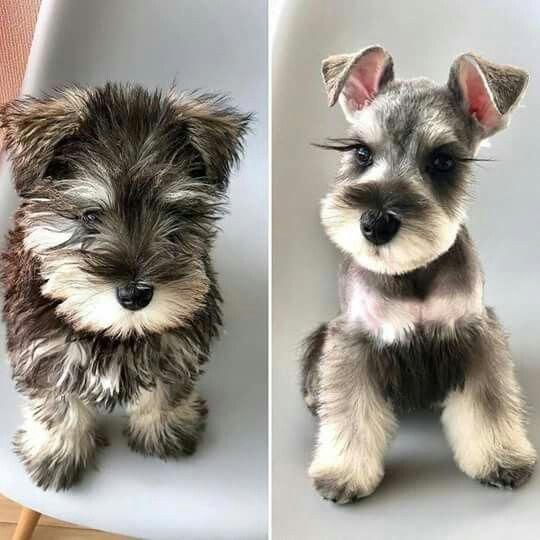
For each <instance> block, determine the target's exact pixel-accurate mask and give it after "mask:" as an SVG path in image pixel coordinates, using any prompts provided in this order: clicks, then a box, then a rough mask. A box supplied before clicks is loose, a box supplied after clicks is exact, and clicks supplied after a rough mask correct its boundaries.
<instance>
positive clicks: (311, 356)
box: [302, 324, 327, 415]
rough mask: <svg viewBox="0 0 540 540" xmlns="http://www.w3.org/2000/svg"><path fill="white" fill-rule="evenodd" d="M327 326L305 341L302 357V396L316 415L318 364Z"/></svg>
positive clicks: (320, 327)
mask: <svg viewBox="0 0 540 540" xmlns="http://www.w3.org/2000/svg"><path fill="white" fill-rule="evenodd" d="M326 329H327V325H326V324H322V325H321V326H319V327H318V328H317V329H316V330H315V331H314V332H312V333H311V334H310V335H309V336H308V337H307V339H306V341H305V348H304V354H303V355H302V394H303V396H304V402H305V403H306V406H307V408H308V409H309V410H310V411H311V412H312V413H313V414H314V415H317V407H318V402H319V398H318V394H319V364H320V361H321V356H322V353H323V348H324V343H325V341H326Z"/></svg>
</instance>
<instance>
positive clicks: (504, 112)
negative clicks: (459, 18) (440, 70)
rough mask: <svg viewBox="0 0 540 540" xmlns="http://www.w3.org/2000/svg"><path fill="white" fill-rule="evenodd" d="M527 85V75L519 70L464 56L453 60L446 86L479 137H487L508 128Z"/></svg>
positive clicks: (472, 56) (469, 54)
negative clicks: (475, 126) (478, 129)
mask: <svg viewBox="0 0 540 540" xmlns="http://www.w3.org/2000/svg"><path fill="white" fill-rule="evenodd" d="M528 82H529V75H528V74H527V72H525V71H523V70H522V69H519V68H517V67H514V66H504V65H498V64H494V63H492V62H488V61H487V60H485V59H483V58H481V57H480V56H476V55H474V54H472V53H467V54H463V55H461V56H459V57H458V58H456V60H455V61H454V63H453V65H452V67H451V69H450V77H449V79H448V87H449V88H450V90H451V91H452V92H453V94H454V95H455V96H456V97H457V99H458V101H459V103H460V105H461V106H462V108H463V110H464V111H465V113H466V114H468V115H470V116H472V117H473V118H474V119H475V120H476V122H477V123H478V126H479V128H480V130H481V135H482V137H489V136H490V135H493V134H494V133H496V132H497V131H499V130H501V129H503V128H505V127H506V126H507V125H508V123H509V121H510V115H511V113H512V112H513V110H514V109H515V108H516V107H517V105H518V103H519V101H520V99H521V98H522V97H523V94H524V93H525V90H526V88H527V84H528Z"/></svg>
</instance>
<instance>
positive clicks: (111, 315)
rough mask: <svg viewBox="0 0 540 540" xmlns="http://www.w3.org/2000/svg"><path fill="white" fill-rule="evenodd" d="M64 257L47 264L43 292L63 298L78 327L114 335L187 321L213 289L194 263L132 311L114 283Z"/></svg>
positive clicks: (66, 315) (60, 310) (63, 310)
mask: <svg viewBox="0 0 540 540" xmlns="http://www.w3.org/2000/svg"><path fill="white" fill-rule="evenodd" d="M62 262H63V264H52V263H50V262H49V263H48V264H44V266H43V274H44V277H45V278H47V279H46V281H45V283H44V285H43V286H42V289H41V291H42V294H43V295H44V296H46V297H47V298H50V299H51V300H55V301H59V303H58V306H57V307H56V313H57V315H58V316H60V317H61V318H62V319H63V320H64V321H66V322H67V323H68V324H69V325H70V326H72V327H73V328H74V329H75V330H77V331H86V332H91V333H99V334H101V335H105V336H109V337H112V338H120V339H125V338H129V337H131V336H147V335H151V334H161V333H164V332H166V331H169V330H172V329H174V328H180V327H182V326H186V325H187V324H188V323H189V321H191V320H192V318H193V317H194V316H195V314H196V313H197V312H198V311H199V310H200V309H202V308H203V307H204V305H205V302H206V297H207V294H208V291H209V289H210V281H209V279H208V276H207V275H206V273H205V272H204V271H202V269H199V268H197V267H194V268H193V269H192V271H191V272H190V273H187V274H186V275H185V276H183V277H182V278H179V279H178V280H176V281H171V282H169V283H160V284H159V285H157V286H156V287H155V289H154V295H153V298H152V300H151V302H150V303H149V304H148V306H146V307H144V308H143V309H140V310H138V311H130V310H127V309H125V308H123V307H122V306H121V305H120V304H119V303H118V300H117V298H116V290H115V287H114V285H112V284H110V283H107V282H104V281H103V280H101V279H98V278H96V277H95V276H91V275H90V274H88V273H86V272H81V271H80V270H79V269H78V267H77V264H78V262H79V261H78V259H77V258H76V257H75V258H72V259H70V258H69V257H65V258H63V259H62Z"/></svg>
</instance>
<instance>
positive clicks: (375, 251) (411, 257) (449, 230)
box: [327, 222, 461, 275]
mask: <svg viewBox="0 0 540 540" xmlns="http://www.w3.org/2000/svg"><path fill="white" fill-rule="evenodd" d="M460 228H461V224H460V223H459V222H456V223H448V224H447V226H446V227H444V228H443V229H441V230H439V231H437V233H438V234H437V235H435V236H434V239H432V238H431V237H430V238H426V237H422V236H420V235H417V234H412V233H408V232H407V231H400V232H398V234H397V235H396V237H395V238H394V239H393V240H391V241H390V242H389V243H388V244H386V245H383V246H374V245H373V244H370V243H369V242H368V241H367V240H366V239H365V238H364V237H363V236H362V234H361V232H360V231H359V230H358V227H357V228H356V230H355V231H354V232H352V231H349V233H348V234H347V233H346V232H345V231H343V230H342V231H341V234H336V231H335V230H334V231H327V232H328V233H329V236H330V238H331V239H332V241H333V242H334V243H335V244H336V245H337V246H338V247H339V248H340V249H341V250H342V251H344V252H345V253H347V254H348V255H351V256H352V257H353V259H354V260H355V261H356V262H357V263H358V264H359V265H360V266H362V267H363V268H366V269H367V270H370V271H371V272H374V273H377V274H387V275H401V274H406V273H409V272H412V271H414V270H417V269H419V268H423V267H426V266H427V265H429V264H430V263H432V262H433V261H435V260H436V259H438V258H439V257H440V256H441V255H443V254H444V253H446V252H447V251H448V250H449V249H450V248H451V247H452V246H453V245H454V242H455V241H456V238H457V235H458V233H459V230H460Z"/></svg>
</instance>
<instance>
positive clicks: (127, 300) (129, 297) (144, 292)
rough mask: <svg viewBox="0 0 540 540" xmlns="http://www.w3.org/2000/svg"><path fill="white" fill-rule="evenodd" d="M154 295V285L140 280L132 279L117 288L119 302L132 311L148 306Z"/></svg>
mask: <svg viewBox="0 0 540 540" xmlns="http://www.w3.org/2000/svg"><path fill="white" fill-rule="evenodd" d="M153 296H154V287H152V285H149V284H148V283H142V282H140V281H132V282H130V283H128V284H127V285H125V286H123V287H117V288H116V298H117V299H118V303H119V304H120V305H121V306H122V307H123V308H125V309H129V310H130V311H138V310H139V309H142V308H144V307H146V306H147V305H148V304H149V303H150V302H151V301H152V297H153Z"/></svg>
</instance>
